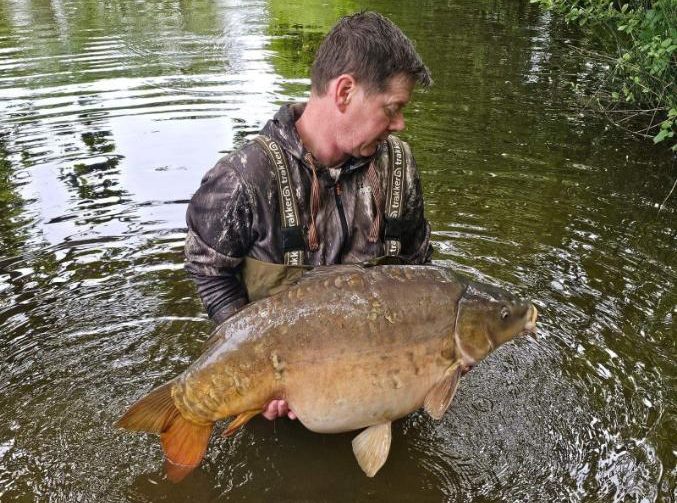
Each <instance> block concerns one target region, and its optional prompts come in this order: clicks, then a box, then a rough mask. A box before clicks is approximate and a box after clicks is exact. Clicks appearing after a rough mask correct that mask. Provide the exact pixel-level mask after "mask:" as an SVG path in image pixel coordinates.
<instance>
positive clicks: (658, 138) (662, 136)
mask: <svg viewBox="0 0 677 503" xmlns="http://www.w3.org/2000/svg"><path fill="white" fill-rule="evenodd" d="M674 135H675V133H674V132H672V131H670V130H668V129H661V130H660V132H659V133H658V134H657V135H656V136H654V138H653V142H654V143H660V142H662V141H663V140H665V139H666V138H672V137H673V136H674Z"/></svg>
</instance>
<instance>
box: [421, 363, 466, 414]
mask: <svg viewBox="0 0 677 503" xmlns="http://www.w3.org/2000/svg"><path fill="white" fill-rule="evenodd" d="M460 377H461V362H456V363H454V364H453V365H452V366H451V367H449V369H448V370H447V371H446V372H445V373H444V377H442V379H440V381H439V382H438V383H437V384H435V386H433V388H432V389H431V390H430V391H428V394H427V395H426V396H425V400H424V401H423V408H424V409H425V411H426V412H427V413H428V414H430V416H431V417H432V418H433V419H438V420H439V419H442V416H443V415H444V413H445V412H446V410H447V409H448V408H449V405H450V404H451V401H452V400H453V399H454V395H455V394H456V388H458V381H459V379H460Z"/></svg>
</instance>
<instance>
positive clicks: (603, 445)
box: [0, 0, 677, 502]
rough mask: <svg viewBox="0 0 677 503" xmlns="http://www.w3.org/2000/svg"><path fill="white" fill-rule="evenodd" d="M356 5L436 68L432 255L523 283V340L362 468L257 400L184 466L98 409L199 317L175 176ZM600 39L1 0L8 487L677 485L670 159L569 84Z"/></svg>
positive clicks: (606, 491)
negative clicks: (177, 467)
mask: <svg viewBox="0 0 677 503" xmlns="http://www.w3.org/2000/svg"><path fill="white" fill-rule="evenodd" d="M365 7H369V8H373V9H377V10H379V11H381V12H383V13H384V14H386V15H388V16H389V17H390V18H391V19H393V20H394V21H395V22H396V23H398V24H399V25H400V26H401V27H402V28H403V29H404V31H405V32H406V33H407V34H408V35H409V36H410V37H411V38H412V39H414V40H415V41H416V43H417V47H418V48H419V51H420V52H421V54H422V56H423V58H424V60H425V61H426V63H427V64H428V66H429V67H430V69H431V71H432V74H433V77H434V79H435V86H434V87H433V88H432V89H431V90H430V91H428V92H425V93H422V92H417V93H416V95H415V96H414V100H413V102H412V104H411V105H410V107H409V109H408V115H407V118H408V122H407V125H408V127H407V130H406V131H405V133H404V134H403V135H402V136H403V137H404V138H405V139H406V140H408V141H409V142H410V144H411V145H412V148H413V150H414V153H415V155H416V158H417V161H418V165H419V169H420V172H421V177H422V182H423V187H424V192H425V198H426V208H427V217H428V219H429V220H430V222H431V224H432V228H433V239H434V245H435V257H434V258H435V260H436V261H439V262H440V263H443V264H447V265H449V266H450V267H453V268H455V269H458V270H461V271H463V272H465V273H467V274H468V275H470V276H472V277H475V278H478V279H482V280H484V281H488V282H491V283H494V284H497V285H500V286H503V287H505V288H508V289H510V290H511V291H513V292H515V293H517V294H520V295H523V296H525V297H528V298H531V299H534V301H535V302H536V303H537V305H538V306H539V308H540V311H541V312H542V318H541V319H542V322H541V329H540V336H539V339H538V340H537V341H530V340H519V341H516V342H514V343H511V344H508V345H506V346H504V347H502V348H501V349H500V350H499V351H497V352H496V353H494V354H493V355H492V356H491V357H490V358H489V359H488V360H487V361H485V362H483V363H482V364H480V365H479V366H478V367H477V368H476V369H475V370H473V371H472V372H471V373H470V374H468V375H467V376H466V377H465V378H464V379H463V381H462V384H461V386H460V389H459V393H458V395H457V396H456V398H455V401H454V404H453V406H452V407H451V409H450V411H449V412H448V413H447V414H446V415H445V417H444V419H443V420H442V421H441V422H434V421H432V420H431V419H430V418H428V417H427V416H425V415H424V414H422V413H415V414H413V415H412V416H410V417H408V418H405V419H404V420H402V421H399V422H397V423H396V424H395V427H394V440H393V445H392V451H391V454H390V458H389V460H388V462H387V464H386V465H385V467H384V468H383V470H382V471H381V472H380V473H379V474H378V476H377V477H375V478H374V479H367V478H366V477H364V475H363V474H362V472H361V471H360V470H359V468H358V466H357V464H356V463H355V461H354V459H353V456H352V452H351V448H350V440H351V438H352V436H353V435H352V434H342V435H318V434H314V433H311V432H308V431H306V430H305V429H304V428H303V427H302V426H300V425H299V424H298V423H292V422H289V421H286V420H278V421H276V422H274V423H269V422H266V421H263V420H255V421H253V422H252V423H250V424H249V425H248V426H247V427H246V428H244V429H242V430H241V431H240V432H239V433H238V434H237V435H236V436H235V437H234V438H231V439H222V438H221V437H218V436H215V438H214V439H213V440H212V443H211V445H210V449H209V451H208V454H207V458H206V460H205V462H204V464H203V466H202V467H201V468H200V469H199V470H197V471H196V472H195V474H194V475H192V476H191V477H190V478H188V479H187V480H186V481H185V482H183V483H182V484H180V485H178V486H174V485H172V484H170V483H169V482H167V481H166V480H165V479H164V478H163V475H162V464H161V452H160V449H159V445H158V442H157V439H156V437H153V436H143V435H135V434H127V433H124V432H120V431H117V430H115V429H114V428H113V427H112V423H113V421H114V420H115V419H116V418H117V417H118V416H119V415H120V413H121V412H122V411H123V410H124V409H125V407H126V406H128V405H129V404H130V403H131V402H132V401H133V400H134V399H136V398H138V397H139V396H141V395H142V394H143V393H145V392H147V391H148V390H149V389H150V388H151V387H152V386H154V385H156V384H159V383H161V382H164V381H165V380H167V379H169V378H171V377H173V376H174V375H175V374H176V373H178V372H180V371H181V370H183V369H184V368H185V367H186V365H187V364H188V363H189V362H190V361H192V359H193V358H195V357H196V356H197V355H198V354H199V353H200V350H201V344H202V341H204V340H205V339H206V338H207V336H208V334H209V332H210V330H211V323H210V322H209V320H207V318H206V316H205V315H204V313H203V309H202V307H201V305H200V302H199V300H198V299H197V296H196V293H195V290H194V287H193V285H192V284H191V282H190V281H189V280H188V279H187V278H186V275H185V273H184V272H183V269H182V267H183V255H182V246H183V241H184V238H185V223H184V214H185V209H186V205H187V202H188V200H189V198H190V196H191V194H192V193H193V192H194V190H195V189H196V188H197V186H198V184H199V180H200V178H201V176H202V174H203V173H204V172H205V171H206V170H207V169H208V168H209V167H211V166H212V165H213V164H214V162H215V161H216V160H217V159H218V158H219V157H220V156H221V155H223V154H224V153H226V152H229V151H231V150H232V149H233V148H235V147H237V146H238V145H241V144H242V143H243V142H244V141H246V140H247V139H248V138H251V137H252V136H253V135H255V134H256V132H257V131H258V129H259V128H260V127H261V126H262V125H263V124H264V122H265V121H266V120H267V119H268V118H270V117H271V116H272V114H273V113H274V112H275V111H276V110H277V108H278V107H279V105H280V104H281V103H283V102H286V101H299V100H303V99H305V98H306V97H307V95H308V84H309V83H308V72H307V69H308V65H309V64H310V62H311V61H312V55H313V52H314V50H315V48H316V47H317V45H318V44H319V42H320V41H321V38H322V35H323V34H324V33H326V31H327V30H328V29H329V28H330V27H331V25H332V24H333V23H334V21H335V20H336V19H337V18H338V17H339V16H340V15H342V14H346V13H350V12H354V11H356V10H359V9H362V8H365ZM590 43H591V42H590V41H588V40H586V39H585V36H584V35H583V34H582V33H580V32H578V31H576V30H573V29H570V28H567V27H566V26H564V25H563V24H562V23H561V22H559V21H558V20H557V19H553V18H551V17H550V16H549V15H548V14H545V13H543V12H541V11H540V10H539V9H538V8H537V7H535V6H533V5H530V4H529V3H528V2H513V1H511V2H508V1H489V0H480V1H477V2H471V1H468V0H460V1H458V2H452V3H443V4H440V3H438V2H415V3H414V2H404V3H396V2H385V1H382V0H381V1H376V2H370V3H364V2H361V1H332V2H329V3H325V4H322V5H317V6H315V5H307V3H306V2H301V1H299V0H290V1H286V2H280V1H277V0H270V1H259V2H256V1H251V2H250V1H248V2H239V1H235V0H233V1H209V0H202V1H190V0H163V1H157V0H148V1H145V2H133V1H129V0H114V1H110V2H98V1H95V0H51V1H49V0H33V1H18V0H14V1H12V0H0V113H1V115H0V210H1V213H0V245H1V246H0V357H1V362H2V364H1V366H0V500H2V501H3V502H4V501H8V502H9V501H34V500H37V501H69V502H71V501H138V502H146V501H147V502H150V501H185V500H186V499H188V498H194V499H195V500H196V501H226V500H245V501H248V500H249V501H260V500H261V499H263V498H266V499H269V498H270V499H273V498H278V499H282V500H283V501H285V500H287V501H346V500H358V501H411V500H416V501H459V500H461V499H462V500H467V501H477V502H489V501H618V502H620V501H623V502H625V501H638V502H644V501H674V500H675V499H677V494H676V491H677V489H676V483H675V478H676V476H677V473H676V469H675V452H677V445H676V443H675V440H674V436H675V418H676V416H675V393H674V390H675V377H676V372H675V365H674V361H675V358H676V356H677V352H676V351H675V340H676V338H675V335H676V334H677V331H676V330H675V323H676V322H675V317H676V316H677V290H676V288H675V285H676V279H677V278H676V268H677V260H676V253H675V249H676V244H677V239H676V233H677V231H676V229H677V222H676V220H675V200H677V199H676V197H677V196H675V195H674V194H673V196H672V197H670V198H668V199H667V200H665V199H666V196H668V193H669V191H670V188H671V186H672V184H673V183H674V181H675V178H676V177H677V170H676V168H675V162H674V160H672V159H671V158H670V156H669V154H667V153H666V152H663V151H661V150H660V149H657V148H656V147H654V146H652V145H651V144H650V143H647V142H645V141H642V140H638V139H635V138H632V137H629V136H626V135H625V134H624V133H623V132H622V131H619V130H617V129H613V128H608V127H607V126H606V124H605V123H604V122H602V121H601V120H598V119H596V118H595V117H593V116H590V115H589V114H587V113H585V112H584V111H583V110H582V109H581V107H580V96H578V95H577V94H576V93H575V92H574V90H573V88H572V87H571V85H570V83H572V82H579V83H583V84H585V83H589V82H591V80H592V79H595V78H598V77H599V75H600V72H604V68H603V67H600V66H599V64H598V63H596V62H594V61H589V60H587V59H585V57H584V56H583V55H582V54H581V53H580V52H578V51H574V50H573V49H572V46H575V47H589V45H590Z"/></svg>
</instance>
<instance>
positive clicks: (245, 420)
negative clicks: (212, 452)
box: [222, 409, 261, 437]
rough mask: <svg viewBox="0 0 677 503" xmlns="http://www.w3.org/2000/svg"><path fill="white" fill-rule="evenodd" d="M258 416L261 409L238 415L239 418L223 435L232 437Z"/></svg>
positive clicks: (234, 420)
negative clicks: (241, 427)
mask: <svg viewBox="0 0 677 503" xmlns="http://www.w3.org/2000/svg"><path fill="white" fill-rule="evenodd" d="M258 414H261V409H255V410H246V411H244V412H242V413H241V414H238V416H237V417H236V418H235V419H233V420H232V421H231V422H230V423H229V424H228V428H226V430H225V431H224V432H223V434H222V435H223V436H224V437H230V436H231V435H232V434H233V433H235V432H236V431H237V429H238V428H239V427H240V426H244V425H245V424H247V423H248V422H249V420H250V419H251V418H253V417H254V416H256V415H258Z"/></svg>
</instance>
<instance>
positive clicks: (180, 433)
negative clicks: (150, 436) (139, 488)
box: [160, 415, 214, 482]
mask: <svg viewBox="0 0 677 503" xmlns="http://www.w3.org/2000/svg"><path fill="white" fill-rule="evenodd" d="M213 428H214V423H207V424H197V423H194V422H192V421H189V420H188V419H186V418H184V417H183V416H181V415H178V416H177V417H176V418H175V419H174V421H173V422H172V424H171V425H170V426H169V428H167V431H165V432H163V433H162V434H161V435H160V442H161V443H162V450H163V451H164V452H165V457H166V458H167V459H166V462H165V473H166V474H167V478H168V479H169V480H171V481H172V482H180V481H181V480H183V479H184V477H185V476H186V475H188V474H189V473H190V472H192V471H193V470H194V469H195V468H196V467H197V466H198V465H199V464H200V462H201V461H202V458H203V457H204V455H205V452H206V450H207V444H208V443H209V437H210V436H211V434H212V429H213Z"/></svg>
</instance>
